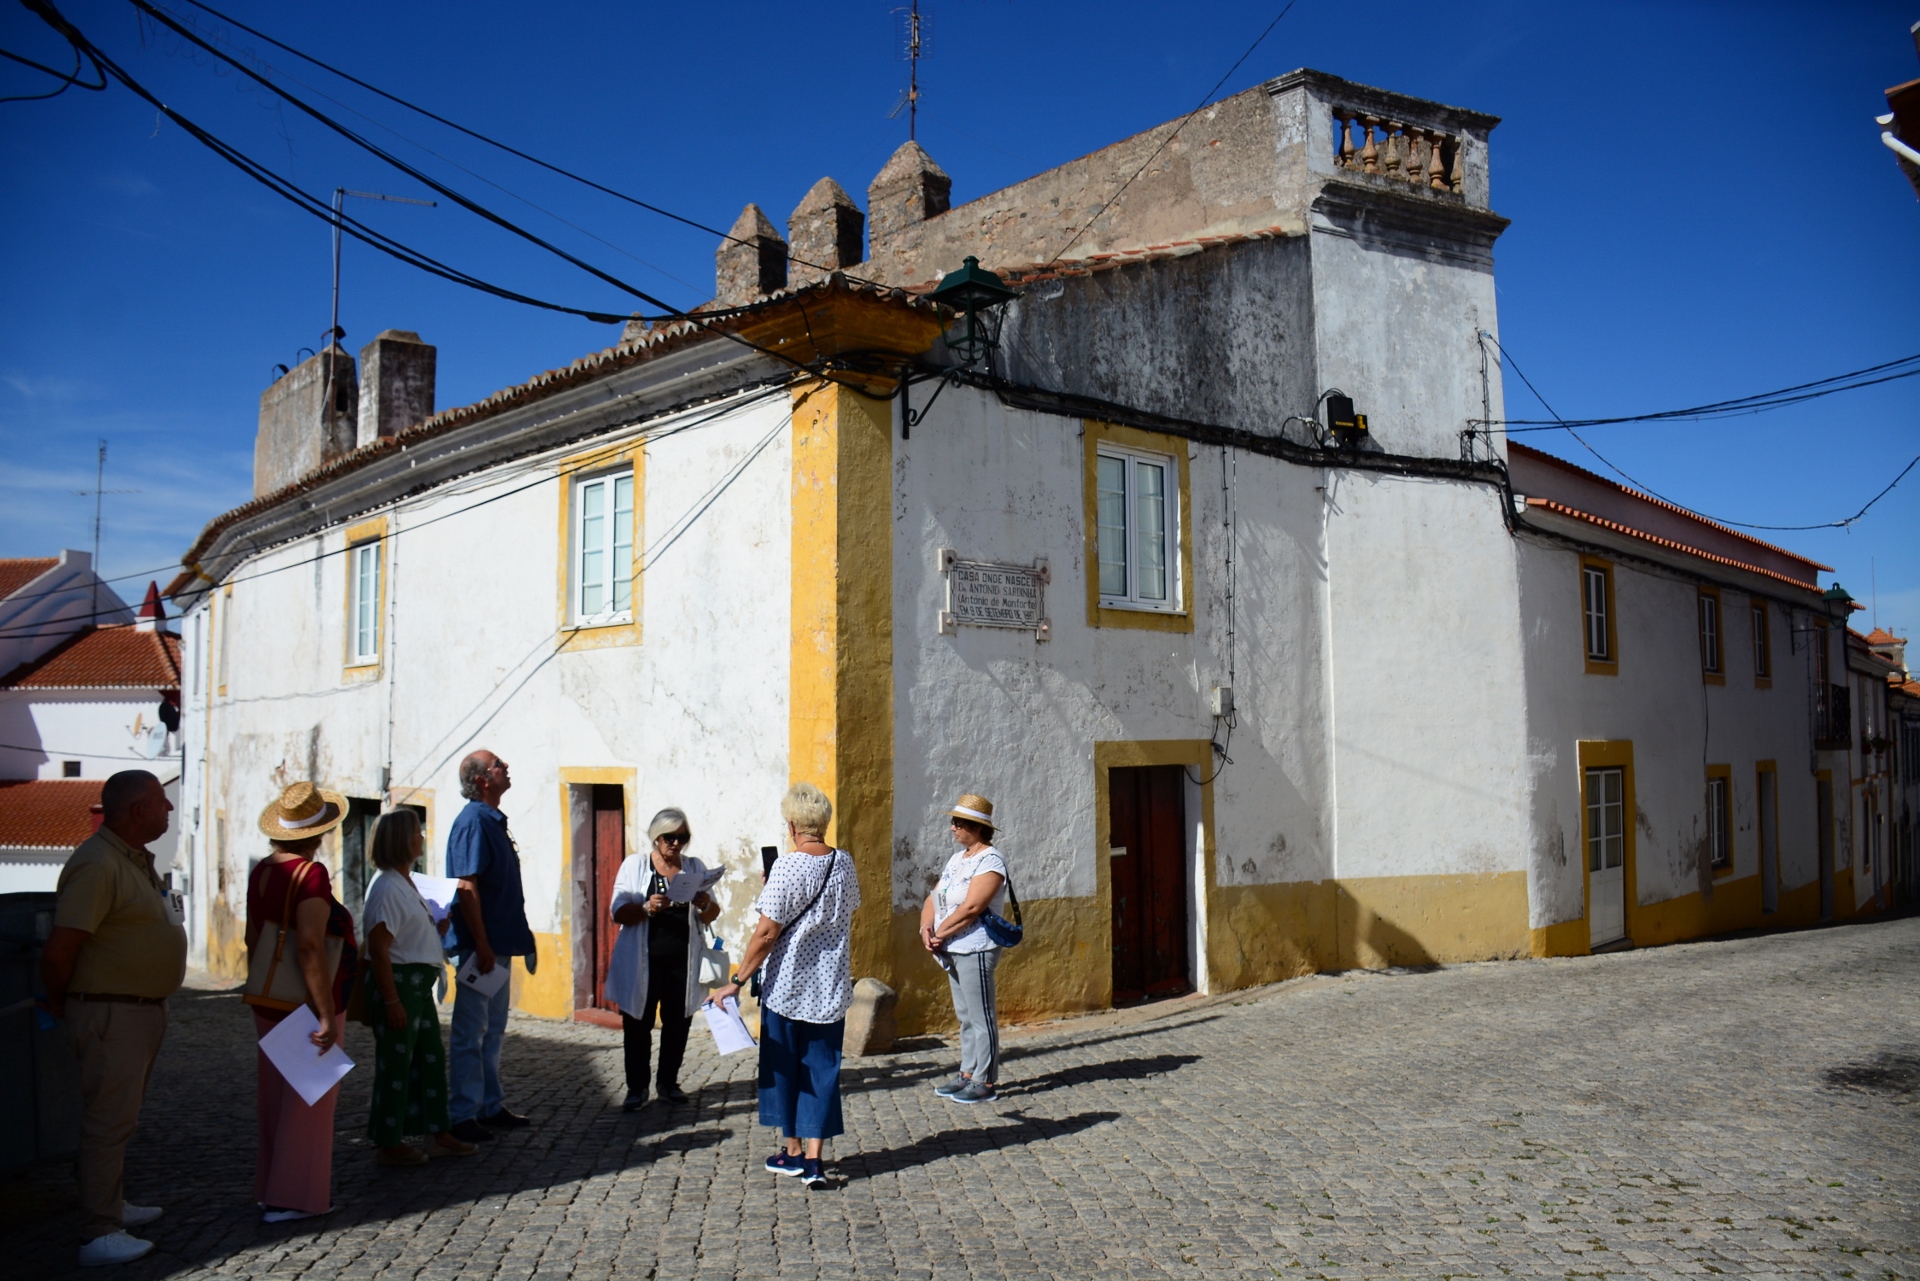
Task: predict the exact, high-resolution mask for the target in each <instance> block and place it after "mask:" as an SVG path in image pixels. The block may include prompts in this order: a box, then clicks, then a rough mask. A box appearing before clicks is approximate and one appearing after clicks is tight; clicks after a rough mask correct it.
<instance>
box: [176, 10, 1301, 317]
mask: <svg viewBox="0 0 1920 1281" xmlns="http://www.w3.org/2000/svg"><path fill="white" fill-rule="evenodd" d="M186 2H187V3H188V4H190V5H192V6H193V7H194V8H196V9H202V10H205V11H206V12H207V13H210V14H212V15H213V16H214V17H216V18H218V19H220V20H221V21H222V22H227V23H231V24H232V25H233V26H236V27H238V28H239V29H240V30H242V31H244V32H246V33H247V34H248V35H251V36H256V37H258V38H259V39H261V40H265V41H266V42H267V43H268V44H270V45H273V46H274V47H275V48H278V49H284V50H286V51H287V52H288V53H290V54H292V55H293V56H294V57H296V58H299V59H301V60H302V61H305V62H310V63H312V64H313V65H314V66H316V67H319V68H320V69H321V70H322V71H325V72H327V73H328V74H330V75H335V76H338V77H340V78H341V79H342V80H345V81H347V82H348V83H349V84H354V85H358V86H359V87H360V88H362V89H365V90H366V91H367V92H368V93H372V94H376V95H378V96H379V97H382V98H385V99H386V100H387V101H388V102H391V103H393V104H394V105H396V106H400V107H404V108H406V109H407V110H408V111H411V112H414V113H416V114H418V115H422V116H425V117H426V118H427V119H429V120H432V121H434V122H436V123H438V124H443V125H445V126H446V127H447V128H449V129H452V130H454V131H456V132H458V133H463V134H465V135H466V136H467V137H469V138H472V139H474V140H475V141H476V142H483V143H485V144H486V145H487V146H489V147H493V148H496V149H498V150H500V151H504V152H506V153H507V154H508V155H510V156H516V157H518V158H519V159H521V160H524V161H526V162H527V163H528V164H532V165H538V166H539V167H540V168H542V169H545V170H547V171H548V172H549V173H555V174H558V175H560V176H561V177H562V178H566V179H568V180H570V181H572V182H577V183H579V184H581V185H582V186H585V187H590V188H592V189H593V190H595V191H598V192H600V193H601V194H603V195H608V196H612V197H613V198H614V199H615V200H621V201H625V202H626V203H627V204H630V205H633V206H634V207H636V208H639V209H645V210H646V211H647V212H649V213H654V214H658V215H660V216H661V217H662V218H668V219H671V220H672V221H674V222H677V223H681V224H683V225H685V226H688V227H692V228H693V229H694V230H696V231H704V232H706V233H707V234H708V235H710V236H718V237H720V239H722V240H725V241H729V242H731V243H733V244H736V245H745V244H751V243H753V242H751V241H748V240H742V239H740V238H739V237H738V236H735V235H733V234H731V233H730V232H725V231H721V230H719V229H718V228H717V227H710V226H708V225H707V224H706V223H703V222H699V221H696V220H695V219H692V218H688V217H686V216H684V215H682V214H677V213H675V212H673V210H671V209H665V208H662V207H661V206H659V205H656V204H652V203H650V202H648V201H645V200H642V199H640V198H639V197H637V196H630V195H628V194H626V193H625V192H623V191H619V190H616V189H615V188H612V187H609V186H606V185H604V184H602V183H598V182H595V181H594V180H593V179H591V178H587V177H584V176H582V175H580V174H577V173H574V172H573V171H572V170H570V169H563V168H561V167H560V166H559V165H556V164H552V163H550V162H548V161H545V160H542V159H540V157H538V156H535V155H530V154H529V153H527V152H525V151H522V150H520V149H519V148H518V147H514V146H511V145H509V144H507V143H504V142H501V141H499V140H498V139H496V138H490V137H488V136H487V135H486V134H483V133H480V132H479V131H478V130H474V129H469V128H467V127H466V126H465V125H463V124H460V123H459V122H458V121H454V120H449V119H448V118H447V117H445V116H443V115H440V114H438V113H436V112H433V111H429V110H427V108H425V107H422V106H419V105H417V104H415V103H412V102H409V101H407V100H406V99H405V98H402V97H400V96H398V95H397V94H392V93H388V92H387V91H386V90H385V89H382V88H380V87H379V86H378V85H373V84H369V83H368V82H367V81H365V80H362V79H360V78H359V77H358V76H355V75H353V74H351V73H349V72H346V71H342V70H340V69H339V68H338V67H335V66H333V65H331V64H329V63H326V62H322V61H321V60H320V59H318V58H316V57H314V56H313V55H312V54H309V53H305V52H302V51H301V50H299V49H296V48H294V47H293V46H292V45H290V44H285V43H283V42H281V41H279V40H276V39H274V38H273V37H272V36H270V35H268V34H267V33H266V32H264V31H261V30H260V29H258V28H257V27H250V26H248V25H247V24H246V23H244V22H241V21H240V20H239V19H237V18H232V17H229V16H228V15H226V14H224V13H222V12H220V10H218V9H216V8H214V7H213V6H212V5H209V4H203V3H202V2H201V0H186ZM1263 38H1264V37H1263ZM1249 52H1251V51H1249ZM1242 61H1244V59H1242ZM1236 65H1237V64H1236ZM1229 74H1231V73H1229ZM289 78H291V77H289ZM349 110H351V108H349ZM355 114H359V113H357V112H356V113H355ZM363 118H365V117H363ZM382 127H383V128H384V127H385V126H382ZM415 145H418V144H415ZM449 163H451V162H449ZM476 176H477V175H476ZM482 181H485V180H484V179H483V180H482ZM596 239H597V237H596ZM787 257H788V260H789V261H791V262H796V263H799V264H800V265H801V266H802V267H807V268H811V269H812V270H815V271H835V270H840V271H842V272H843V274H844V269H843V268H833V267H827V266H825V265H823V264H820V263H814V262H807V261H806V260H805V259H801V258H795V257H793V255H792V254H788V255H787ZM847 279H849V280H853V281H856V282H857V283H859V284H863V285H877V284H878V283H879V282H877V281H871V280H864V279H861V278H859V277H856V276H852V275H848V276H847Z"/></svg>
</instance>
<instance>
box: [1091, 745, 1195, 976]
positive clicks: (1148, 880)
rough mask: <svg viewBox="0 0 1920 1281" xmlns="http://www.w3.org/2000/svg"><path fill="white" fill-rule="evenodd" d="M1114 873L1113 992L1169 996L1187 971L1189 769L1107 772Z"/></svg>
mask: <svg viewBox="0 0 1920 1281" xmlns="http://www.w3.org/2000/svg"><path fill="white" fill-rule="evenodd" d="M1107 806H1108V821H1109V824H1110V829H1109V830H1110V835H1111V842H1112V844H1111V848H1110V849H1109V851H1108V855H1109V857H1108V864H1109V866H1110V867H1111V869H1112V873H1113V999H1114V1001H1115V1002H1121V1001H1137V1000H1140V999H1141V998H1143V997H1149V996H1171V995H1174V994H1176V993H1179V992H1185V991H1188V990H1190V989H1191V987H1192V986H1193V984H1192V981H1191V979H1190V978H1189V977H1188V973H1187V885H1186V879H1187V878H1186V867H1187V840H1186V814H1185V811H1186V772H1185V771H1184V770H1182V769H1181V768H1180V766H1178V765H1165V766H1161V765H1153V766H1140V767H1134V768H1127V769H1115V770H1109V771H1108V772H1107Z"/></svg>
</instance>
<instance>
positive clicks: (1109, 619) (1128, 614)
mask: <svg viewBox="0 0 1920 1281" xmlns="http://www.w3.org/2000/svg"><path fill="white" fill-rule="evenodd" d="M1080 441H1081V480H1080V488H1081V519H1082V521H1083V522H1084V524H1085V536H1086V574H1087V626H1089V627H1131V628H1134V629H1136V630H1139V631H1149V632H1191V631H1192V630H1193V614H1194V606H1193V602H1194V598H1195V592H1194V582H1193V530H1192V526H1193V519H1192V517H1193V486H1192V484H1191V483H1190V479H1189V476H1188V466H1187V463H1188V460H1187V442H1186V441H1185V440H1182V439H1181V438H1180V437H1178V436H1168V435H1164V434H1162V433H1160V432H1156V431H1143V430H1141V429H1140V428H1138V427H1122V426H1121V425H1120V424H1118V423H1105V422H1100V421H1098V420H1096V419H1092V418H1089V419H1086V420H1085V421H1084V422H1083V423H1082V424H1081V433H1080ZM1102 444H1112V445H1118V446H1121V447H1122V448H1126V449H1138V450H1144V451H1145V452H1147V453H1153V454H1165V455H1167V456H1168V457H1170V458H1172V459H1173V460H1174V462H1175V463H1176V464H1177V466H1178V469H1179V474H1180V492H1179V498H1178V509H1177V511H1176V512H1175V519H1174V532H1175V534H1176V536H1177V537H1178V539H1179V542H1180V566H1179V573H1180V608H1179V609H1178V610H1154V609H1118V608H1114V607H1112V606H1108V605H1102V604H1101V603H1100V475H1099V463H1098V462H1097V461H1096V460H1097V458H1098V457H1099V447H1100V446H1101V445H1102Z"/></svg>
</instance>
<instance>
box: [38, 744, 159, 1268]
mask: <svg viewBox="0 0 1920 1281" xmlns="http://www.w3.org/2000/svg"><path fill="white" fill-rule="evenodd" d="M100 808H101V811H102V817H101V822H100V830H99V831H98V832H95V833H94V834H93V835H92V836H90V837H88V838H87V839H86V840H85V841H83V842H82V843H81V844H80V846H79V848H77V849H75V850H74V852H73V854H72V856H71V857H70V858H68V859H67V864H66V866H65V867H64V868H62V869H61V872H60V898H59V902H58V904H57V905H56V906H55V908H54V913H53V933H52V934H51V935H50V936H49V937H48V939H47V947H46V953H45V955H44V957H43V959H42V961H41V968H40V976H41V979H42V981H43V982H44V983H45V984H46V989H47V1008H48V1009H49V1010H50V1011H52V1013H53V1015H54V1017H55V1018H64V1019H66V1021H67V1028H68V1031H69V1033H70V1034H71V1036H72V1039H73V1052H74V1055H75V1057H76V1058H78V1059H79V1060H80V1095H81V1099H82V1101H83V1111H82V1113H81V1118H80V1151H79V1156H78V1157H77V1159H76V1160H75V1162H74V1167H75V1175H76V1177H77V1180H78V1182H79V1184H80V1211H81V1214H82V1216H83V1222H82V1224H81V1239H82V1241H83V1242H84V1244H82V1245H81V1247H80V1264H81V1266H82V1267H87V1266H91V1265H94V1264H102V1263H125V1262H127V1261H129V1260H132V1259H138V1258H140V1257H141V1256H143V1255H145V1254H146V1253H147V1252H148V1251H150V1250H152V1249H153V1243H152V1242H151V1241H143V1240H140V1239H139V1238H137V1237H133V1236H129V1235H128V1234H127V1232H126V1229H127V1228H131V1227H139V1226H140V1225H141V1224H143V1223H151V1222H153V1221H154V1220H155V1219H157V1218H159V1217H160V1208H159V1207H158V1206H143V1205H128V1204H127V1203H126V1202H125V1201H124V1200H123V1199H122V1197H121V1174H122V1171H123V1169H124V1167H125V1163H126V1150H127V1142H128V1140H130V1139H131V1138H132V1137H133V1131H134V1128H135V1126H136V1125H138V1123H139V1120H140V1104H141V1102H142V1100H143V1099H144V1098H145V1097H146V1092H147V1076H148V1074H149V1073H150V1072H151V1071H152V1070H153V1061H154V1059H155V1058H156V1057H157V1056H158V1055H159V1053H160V1040H161V1037H163V1036H164V1035H165V1034H166V1030H167V998H168V997H169V996H171V995H173V993H174V992H176V991H178V990H179V988H180V980H181V979H182V978H184V977H185V976H186V972H187V931H186V927H185V925H184V923H183V922H182V921H181V919H180V912H179V908H178V906H177V903H176V901H175V900H173V899H172V898H171V897H170V896H169V895H168V893H167V891H166V888H165V886H164V885H163V884H162V883H161V880H160V877H159V876H158V874H156V873H155V871H154V868H153V855H152V854H150V853H149V852H148V851H147V843H148V842H149V841H154V840H158V839H159V838H160V836H161V835H163V834H164V833H165V832H166V830H167V815H168V814H170V813H171V812H172V811H173V805H172V804H171V803H170V802H169V801H168V800H167V796H166V791H165V789H164V788H162V787H161V785H160V780H159V779H157V778H155V777H154V776H153V775H151V774H149V773H147V772H146V771H145V770H124V771H122V772H121V773H118V774H115V775H114V776H113V777H112V778H109V779H108V780H107V781H106V785H105V786H104V787H102V788H101V790H100Z"/></svg>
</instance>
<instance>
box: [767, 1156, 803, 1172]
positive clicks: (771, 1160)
mask: <svg viewBox="0 0 1920 1281" xmlns="http://www.w3.org/2000/svg"><path fill="white" fill-rule="evenodd" d="M806 1167H807V1163H806V1162H805V1161H803V1160H801V1159H800V1158H799V1157H797V1156H789V1155H788V1154H787V1153H786V1152H785V1151H780V1152H775V1153H774V1154H773V1155H772V1156H770V1157H768V1158H767V1173H768V1174H784V1175H786V1176H787V1177H788V1178H792V1177H793V1176H794V1175H796V1174H800V1173H802V1172H804V1171H805V1169H806Z"/></svg>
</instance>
